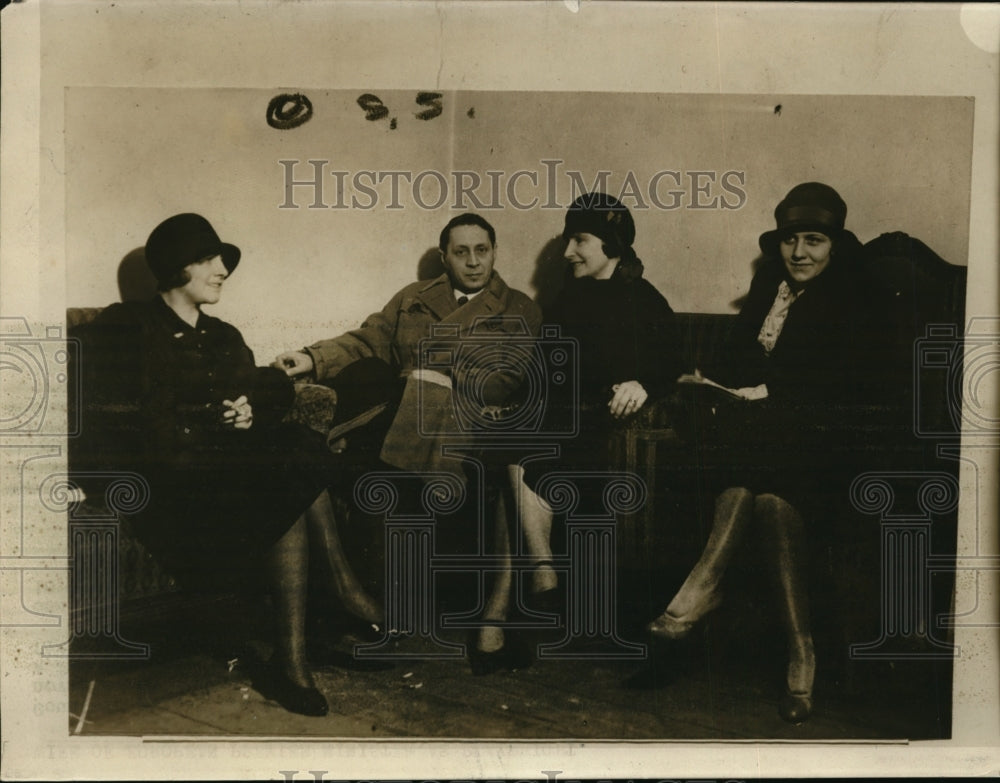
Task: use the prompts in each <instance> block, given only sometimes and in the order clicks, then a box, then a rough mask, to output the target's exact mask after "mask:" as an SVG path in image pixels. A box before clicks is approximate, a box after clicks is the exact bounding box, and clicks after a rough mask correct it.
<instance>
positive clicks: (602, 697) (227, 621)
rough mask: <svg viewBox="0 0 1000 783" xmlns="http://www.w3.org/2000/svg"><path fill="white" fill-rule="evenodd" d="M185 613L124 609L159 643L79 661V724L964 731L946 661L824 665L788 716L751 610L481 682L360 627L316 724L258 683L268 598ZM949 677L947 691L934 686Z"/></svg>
mask: <svg viewBox="0 0 1000 783" xmlns="http://www.w3.org/2000/svg"><path fill="white" fill-rule="evenodd" d="M168 603H169V602H168ZM175 611H176V607H174V608H170V607H169V606H168V607H167V608H163V607H162V606H159V607H155V606H154V607H153V608H150V607H146V608H143V609H142V610H141V611H137V612H133V613H131V614H129V613H126V614H125V615H124V617H123V621H122V627H121V631H122V636H123V637H124V638H126V639H129V640H131V641H143V642H146V643H149V644H150V646H151V655H150V657H149V658H148V659H145V660H131V661H130V660H88V659H81V660H75V659H74V660H73V661H72V663H71V673H70V674H71V676H70V711H71V715H70V720H69V730H70V731H71V732H74V731H76V732H78V733H80V734H83V735H133V736H135V735H185V736H220V735H241V736H313V737H330V738H335V737H344V738H360V739H365V738H387V737H414V738H416V737H434V738H484V739H489V738H508V739H567V738H574V739H636V740H638V739H650V740H651V739H702V740H741V739H761V738H767V739H777V740H815V739H833V740H837V739H852V740H865V739H882V740H885V739H903V738H908V739H922V738H934V737H941V736H947V732H948V730H949V729H948V725H949V722H948V719H947V715H948V707H947V704H948V697H947V692H948V690H949V688H950V686H949V684H948V680H947V669H946V667H943V666H941V665H940V664H934V665H931V664H927V663H919V662H905V661H904V662H899V663H896V664H886V663H881V662H879V663H866V664H863V665H862V664H855V668H854V669H853V670H851V671H849V672H846V673H845V672H844V671H839V672H837V671H832V670H831V669H836V668H837V667H830V666H827V667H824V666H823V665H822V663H821V666H820V670H819V674H818V675H817V683H816V689H815V712H814V714H813V716H812V718H811V719H810V720H809V721H808V722H806V723H805V724H804V725H801V726H791V725H788V724H786V723H784V722H783V721H782V720H781V719H780V718H779V716H778V714H777V701H778V697H779V695H780V687H781V683H782V679H783V678H782V666H783V661H782V657H783V656H782V651H781V650H780V649H776V645H775V643H774V642H773V640H772V639H773V637H774V635H772V634H769V633H768V631H767V629H766V628H765V629H764V630H763V631H759V629H756V628H754V627H750V628H749V629H748V628H747V625H750V626H754V625H755V621H753V620H752V619H751V620H745V621H744V624H743V626H742V627H741V625H740V623H739V622H736V623H735V624H734V623H733V622H732V617H731V616H727V614H726V613H725V612H724V611H721V610H720V612H719V613H717V614H718V617H716V616H714V615H713V619H712V620H711V621H710V622H708V623H706V625H705V628H704V629H703V630H702V631H700V632H698V633H696V634H695V635H694V637H693V638H692V639H691V640H688V641H685V642H682V643H678V644H676V645H671V646H670V647H668V648H666V649H664V648H659V647H658V648H652V649H649V648H647V656H646V658H645V659H639V660H613V659H609V658H607V657H603V658H602V657H598V658H587V657H586V656H587V655H588V654H589V653H593V652H594V650H593V649H592V645H588V644H580V643H578V644H577V645H576V646H574V647H572V648H571V650H572V651H573V652H574V653H577V654H578V655H579V656H580V657H577V658H575V659H559V660H536V661H535V662H534V663H533V664H532V665H530V666H529V667H528V668H524V669H520V670H517V671H502V672H497V673H494V674H491V675H487V676H473V675H472V673H471V670H470V667H469V663H468V661H467V660H465V659H464V658H463V657H460V656H459V657H453V658H448V659H442V658H435V657H433V655H434V653H435V650H437V649H438V648H437V647H436V645H435V643H434V642H433V641H431V640H429V639H428V638H426V637H421V636H419V635H414V636H408V637H401V638H398V639H395V640H393V641H392V644H391V646H390V647H389V648H388V651H389V652H390V653H391V654H392V659H391V660H381V659H380V660H377V661H375V662H372V660H371V659H366V660H365V661H364V662H362V663H359V662H358V660H357V659H356V658H354V657H353V656H352V655H351V652H352V650H353V649H354V646H353V644H354V641H356V640H357V637H356V636H352V635H350V634H348V635H347V636H346V637H343V638H340V641H338V642H336V643H334V642H331V643H330V645H328V647H327V649H326V651H325V653H324V655H325V656H326V657H327V658H328V659H332V663H331V662H329V660H328V662H327V664H326V665H321V666H317V667H316V670H315V677H316V681H317V685H318V687H319V688H320V690H321V691H322V692H323V693H324V694H325V695H326V697H327V700H328V701H329V703H330V713H329V715H327V716H325V717H323V718H310V717H304V716H300V715H295V714H292V713H289V712H287V711H285V710H284V709H283V708H282V707H280V706H279V705H278V704H277V703H275V702H272V701H268V700H267V699H265V698H264V697H263V696H262V695H261V694H260V693H258V692H257V691H256V690H255V689H254V687H253V673H254V671H255V669H256V668H257V667H259V665H260V661H262V660H265V659H266V658H267V656H268V655H269V654H270V649H269V646H268V642H267V638H268V633H267V628H266V627H265V625H266V623H264V622H262V620H261V618H262V616H264V614H265V613H264V612H262V611H261V605H260V599H252V600H249V601H248V600H247V599H237V598H234V597H220V598H216V599H212V600H206V601H204V602H201V603H199V604H197V605H196V606H194V608H193V609H192V606H191V605H190V604H189V605H187V606H186V607H185V610H184V611H185V614H184V620H183V622H181V621H179V620H178V618H177V617H176V614H175ZM172 612H173V613H174V614H172ZM626 614H627V613H626ZM742 616H744V617H745V616H746V613H744V614H743V615H742ZM751 617H752V613H751ZM620 630H621V635H622V636H623V637H624V638H626V639H635V640H638V641H641V640H642V635H641V625H637V624H636V623H635V622H633V621H631V620H629V619H628V617H627V616H624V615H623V619H622V623H621V627H620ZM329 636H330V639H333V638H334V637H335V636H336V634H330V635H329ZM437 638H438V639H440V640H441V641H444V642H450V643H453V644H455V645H459V646H460V645H461V644H462V642H463V641H464V639H465V638H466V632H465V631H462V630H459V629H443V630H439V631H438V632H437ZM551 638H552V637H551V636H550V639H551ZM541 641H544V639H541ZM76 649H77V650H78V651H81V652H87V651H89V652H91V653H94V652H101V651H102V650H103V651H104V652H108V651H110V647H109V645H108V644H107V643H106V640H94V639H81V640H79V644H78V645H77V646H76ZM458 653H459V654H460V653H461V649H460V648H459V650H458ZM422 656H432V657H422ZM359 667H360V669H359ZM935 682H939V683H940V687H938V688H936V689H935V688H933V687H929V686H932V685H933V684H934V683H935ZM935 690H936V691H937V692H938V693H937V695H935V693H934V691H935ZM81 718H82V723H81Z"/></svg>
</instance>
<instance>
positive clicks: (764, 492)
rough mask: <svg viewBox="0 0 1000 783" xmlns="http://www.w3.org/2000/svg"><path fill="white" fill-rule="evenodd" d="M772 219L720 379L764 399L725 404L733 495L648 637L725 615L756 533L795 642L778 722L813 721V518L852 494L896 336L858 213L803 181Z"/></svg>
mask: <svg viewBox="0 0 1000 783" xmlns="http://www.w3.org/2000/svg"><path fill="white" fill-rule="evenodd" d="M774 215H775V220H776V222H777V227H776V228H775V229H774V230H772V231H768V232H765V233H764V234H762V235H761V237H760V240H759V245H760V249H761V251H762V252H763V259H762V261H761V264H760V266H759V268H758V271H757V272H756V274H755V275H754V278H753V281H752V282H751V284H750V292H749V293H748V295H747V297H746V300H745V302H744V304H743V307H742V309H741V311H740V314H739V316H738V318H737V321H736V325H735V327H734V329H733V332H732V334H731V335H730V339H729V341H728V346H727V350H726V351H724V353H723V355H722V356H721V357H720V359H719V361H718V362H717V367H716V368H714V369H713V370H712V373H711V377H712V380H714V381H716V382H718V383H721V384H722V385H724V386H726V387H729V388H731V389H741V390H742V389H756V390H757V391H758V392H759V393H758V394H755V395H753V397H754V401H749V402H743V401H738V402H733V403H730V404H726V403H725V401H724V400H723V399H721V398H720V399H718V400H717V402H718V404H717V405H715V404H713V407H712V411H713V416H712V420H711V423H710V428H711V431H712V432H714V433H715V435H714V437H713V438H712V439H711V442H709V443H703V444H701V445H702V446H705V447H707V448H706V449H703V450H702V453H703V454H704V453H709V451H710V450H711V449H713V448H714V449H716V453H715V454H710V456H709V457H708V458H707V460H706V462H712V463H715V464H712V465H711V466H710V469H711V470H712V471H713V472H714V474H715V475H716V477H717V481H718V486H719V487H720V488H724V489H722V491H721V492H720V493H719V494H718V496H717V497H716V502H715V515H714V520H713V524H712V529H711V532H710V535H709V538H708V542H707V544H706V546H705V549H704V551H703V552H702V554H701V557H700V559H699V560H698V562H697V564H696V565H695V566H694V568H693V569H692V571H691V572H690V573H689V574H688V576H687V578H686V580H685V581H684V583H683V585H682V586H681V588H680V590H679V591H678V592H677V593H676V595H674V597H673V599H672V600H671V601H670V603H669V605H668V606H667V608H666V610H664V612H663V613H662V614H661V615H660V616H659V617H657V618H656V619H655V620H653V621H652V622H651V623H650V624H649V626H648V630H649V632H650V634H651V636H652V637H653V638H654V640H655V639H667V640H676V639H681V638H684V637H686V636H687V635H689V634H690V632H691V631H692V630H693V628H694V627H695V625H696V624H697V623H698V622H699V621H700V620H701V619H702V618H703V617H704V616H705V615H706V614H708V613H709V612H711V611H712V610H714V609H715V608H717V607H718V606H719V604H720V603H721V600H722V593H721V584H722V578H723V575H724V573H725V570H726V567H727V565H728V564H729V562H730V560H731V558H732V556H733V553H734V552H735V551H736V550H737V549H738V548H739V546H740V544H741V542H742V540H743V538H744V534H745V533H746V531H747V530H748V528H751V526H752V529H753V530H754V531H755V532H754V534H753V535H754V536H755V537H757V538H759V540H760V541H761V544H762V548H763V551H764V552H765V553H766V555H767V556H768V558H769V560H770V566H769V567H770V568H771V569H772V570H773V574H774V576H775V581H776V583H777V587H778V606H779V610H780V614H781V618H782V621H783V625H784V628H785V630H786V634H787V645H788V656H789V657H788V668H787V672H786V685H787V689H786V692H785V695H784V697H783V698H782V700H781V702H780V706H779V712H780V714H781V717H782V718H784V719H785V720H786V721H789V722H792V723H801V722H802V721H804V720H806V719H807V718H808V717H809V715H810V714H811V712H812V690H813V681H814V676H815V671H816V658H815V650H814V644H813V637H812V632H811V625H810V618H809V600H808V594H807V589H806V571H807V570H808V568H809V566H808V552H809V545H810V544H811V543H813V542H814V540H815V539H818V538H821V537H822V536H823V535H824V532H823V531H821V530H818V529H817V528H816V527H812V528H810V529H809V531H808V534H807V527H806V520H807V519H808V520H810V521H812V520H813V519H814V518H816V517H820V516H821V515H822V513H823V511H824V510H825V509H826V508H829V506H830V504H831V503H833V502H835V501H836V499H837V498H839V497H846V493H847V488H848V485H849V481H850V479H851V478H852V477H853V476H854V475H855V474H856V472H857V456H858V455H857V453H855V454H851V449H850V445H851V444H850V443H849V442H848V441H849V440H850V439H851V438H853V437H854V435H855V434H856V432H858V431H860V430H858V429H855V430H854V431H853V432H852V427H854V426H855V425H856V424H857V423H858V422H857V421H856V420H852V418H851V417H852V416H853V415H855V414H856V413H857V412H859V411H861V410H863V405H864V404H865V403H866V402H870V401H873V400H876V399H877V398H878V395H879V391H880V390H879V380H878V379H879V378H880V377H881V376H880V373H879V370H880V367H881V366H882V357H883V356H884V350H883V345H884V343H883V339H884V335H885V334H886V330H884V329H882V328H881V327H880V325H879V322H880V317H881V316H883V315H885V314H886V313H887V312H888V307H887V306H886V303H885V301H884V300H882V299H881V296H882V294H881V292H880V290H879V289H878V288H877V287H876V286H875V285H874V284H873V283H872V282H870V281H869V280H868V277H867V275H866V273H865V270H864V268H863V265H862V263H861V261H862V258H861V256H862V247H861V244H860V242H859V241H858V239H857V238H856V237H855V236H854V234H852V233H851V232H850V231H847V230H846V229H845V228H844V223H845V219H846V215H847V206H846V205H845V203H844V201H843V200H842V199H841V198H840V196H839V195H838V194H837V192H836V191H835V190H834V189H833V188H831V187H829V186H828V185H824V184H822V183H818V182H807V183H803V184H801V185H797V186H796V187H794V188H792V190H791V191H790V192H789V193H788V195H786V196H785V198H784V199H783V200H782V201H781V203H779V204H778V206H777V208H776V209H775V212H774ZM698 377H699V378H700V376H698ZM682 380H684V379H682ZM681 387H682V388H683V387H684V384H681ZM690 388H697V387H696V386H692V387H690ZM759 397H763V399H757V398H759ZM699 429H700V432H702V433H705V432H706V431H708V429H709V427H707V426H701V427H700V428H699ZM845 438H846V440H845ZM855 445H857V444H855ZM860 445H861V446H862V448H863V446H864V444H860ZM719 452H721V455H722V456H721V457H720V455H719Z"/></svg>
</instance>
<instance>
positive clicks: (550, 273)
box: [531, 236, 567, 313]
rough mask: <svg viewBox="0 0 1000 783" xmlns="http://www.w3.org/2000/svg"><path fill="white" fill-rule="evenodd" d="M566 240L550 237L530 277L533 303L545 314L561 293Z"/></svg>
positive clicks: (536, 259)
mask: <svg viewBox="0 0 1000 783" xmlns="http://www.w3.org/2000/svg"><path fill="white" fill-rule="evenodd" d="M565 252H566V240H564V239H563V238H562V237H561V236H556V237H552V239H550V240H549V241H548V242H546V243H545V245H543V247H542V249H541V251H540V252H539V253H538V256H537V257H536V258H535V272H534V274H533V275H532V276H531V285H532V286H533V287H534V289H535V291H536V292H537V293H536V294H535V301H536V302H538V306H539V307H541V308H542V312H543V313H544V312H547V311H548V309H549V308H550V307H551V306H552V303H553V302H554V301H555V299H556V297H557V296H558V295H559V292H560V291H562V289H563V285H564V282H565V280H566V273H567V270H566V260H565V259H564V258H563V253H565Z"/></svg>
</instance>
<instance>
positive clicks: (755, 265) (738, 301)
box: [729, 255, 764, 311]
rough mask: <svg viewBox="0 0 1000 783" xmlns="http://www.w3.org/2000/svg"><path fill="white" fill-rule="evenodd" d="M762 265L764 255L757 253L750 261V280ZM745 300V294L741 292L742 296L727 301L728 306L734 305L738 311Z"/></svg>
mask: <svg viewBox="0 0 1000 783" xmlns="http://www.w3.org/2000/svg"><path fill="white" fill-rule="evenodd" d="M763 265H764V256H763V255H759V256H757V257H756V258H755V259H754V260H753V261H752V262H751V263H750V279H751V280H752V279H753V278H754V277H756V276H757V273H758V272H759V271H760V268H761V267H762V266H763ZM747 293H749V291H748V292H747ZM746 300H747V294H743V295H742V296H738V297H736V298H735V299H734V300H733V301H731V302H730V303H729V306H730V307H735V308H736V309H737V310H738V311H739V310H742V309H743V305H744V303H745V302H746Z"/></svg>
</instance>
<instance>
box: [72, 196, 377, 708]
mask: <svg viewBox="0 0 1000 783" xmlns="http://www.w3.org/2000/svg"><path fill="white" fill-rule="evenodd" d="M145 255H146V260H147V263H148V264H149V267H150V269H151V270H152V272H153V275H154V276H155V277H156V280H157V283H158V288H159V293H158V294H157V295H156V296H155V297H154V298H153V299H152V300H150V301H145V302H122V303H117V304H113V305H111V306H109V307H107V308H105V309H104V310H103V311H102V312H101V314H100V315H99V316H98V318H97V319H96V321H94V322H93V323H92V324H91V325H90V326H89V327H88V328H87V330H86V331H85V333H84V334H83V335H82V337H83V355H84V357H85V358H84V360H83V362H82V373H81V374H82V380H83V401H84V410H83V413H84V417H85V418H84V421H85V423H86V440H87V442H88V448H86V449H85V453H86V454H87V455H88V456H87V457H86V460H87V461H88V462H89V465H87V467H91V468H100V469H101V470H103V471H105V472H109V471H116V470H117V471H122V470H128V471H131V472H135V473H139V474H140V475H142V476H143V477H144V479H145V480H146V481H147V482H148V484H149V487H150V491H151V499H150V502H149V504H148V506H147V508H145V509H143V510H142V511H141V512H139V513H138V514H137V515H136V517H135V519H134V520H133V527H134V528H135V530H136V534H137V535H138V537H139V538H140V539H141V540H142V541H143V542H144V543H145V544H146V545H147V547H148V548H149V549H150V550H151V551H152V552H153V553H154V554H155V555H156V556H157V558H158V559H159V560H160V561H161V562H162V563H163V564H164V565H165V566H166V567H167V569H168V570H169V571H170V572H171V573H172V574H174V575H175V576H177V577H178V579H179V580H180V581H181V582H182V584H185V585H186V586H187V587H189V588H191V589H194V590H199V589H206V588H210V589H218V588H220V587H228V586H233V585H239V586H241V587H253V586H260V585H266V586H267V587H268V588H269V589H270V591H271V594H272V598H273V602H274V610H275V611H274V615H275V620H276V622H277V633H276V648H275V649H276V654H275V656H274V658H273V659H272V666H271V667H270V668H269V670H268V672H267V676H265V677H264V678H262V679H261V680H260V681H259V685H260V687H261V689H262V690H263V691H264V692H266V693H267V695H269V696H272V697H273V698H275V699H276V700H278V701H279V702H280V703H281V704H282V705H283V706H285V707H286V708H288V709H290V710H292V711H295V712H300V713H303V714H308V715H323V714H325V713H326V712H327V710H328V705H327V702H326V700H325V698H324V696H323V695H322V694H321V693H320V692H319V690H318V689H317V688H316V685H315V682H314V680H313V678H312V675H311V673H310V671H309V668H308V663H307V660H306V655H305V626H304V621H305V599H306V576H307V573H308V552H309V549H308V548H309V546H310V544H311V545H313V546H314V547H318V549H319V551H320V552H321V553H322V555H323V559H324V560H325V564H326V565H327V566H328V568H329V571H330V573H329V574H328V577H329V578H331V579H332V580H333V585H334V587H335V588H336V590H337V592H338V594H339V595H340V596H341V597H342V598H343V599H344V602H345V605H346V606H347V608H348V609H350V610H352V611H353V612H354V613H355V614H358V615H360V616H362V617H363V618H364V619H365V620H366V621H368V622H380V621H381V609H380V608H379V607H378V605H377V603H376V602H375V601H373V600H372V599H371V598H369V597H368V596H367V595H366V594H365V593H364V591H363V589H362V588H361V587H360V585H359V584H358V582H357V580H356V578H355V577H354V575H353V573H352V572H351V569H350V567H349V566H348V564H347V561H346V558H345V557H344V555H343V552H342V550H341V546H340V541H339V539H338V537H337V531H336V527H335V526H334V517H333V509H332V505H331V502H330V498H329V496H328V494H327V492H326V487H327V485H328V483H329V481H330V470H331V462H330V453H329V451H328V449H326V447H325V444H324V442H323V441H322V439H321V438H319V436H318V435H316V434H315V433H312V431H310V430H308V429H307V428H305V427H301V426H299V425H290V424H286V423H283V417H284V416H285V414H286V412H287V411H288V410H289V408H290V406H291V404H292V402H293V400H294V389H293V387H292V384H291V382H290V381H289V380H288V379H287V378H286V376H285V375H284V373H282V372H281V371H280V370H276V369H273V368H267V367H257V366H256V365H255V362H254V357H253V354H252V352H251V351H250V349H249V348H248V347H247V345H246V343H245V342H244V340H243V337H242V336H241V335H240V333H239V331H238V330H237V329H236V328H235V327H233V326H231V325H230V324H228V323H225V322H224V321H221V320H219V319H218V318H214V317H212V316H210V315H208V314H206V313H205V312H203V310H202V308H203V306H204V305H210V304H214V303H216V302H218V301H219V298H220V296H221V293H222V287H223V284H224V283H225V281H226V279H227V278H228V277H229V275H230V274H231V273H232V272H233V270H235V269H236V267H237V264H238V263H239V261H240V250H239V248H237V247H236V246H234V245H232V244H229V243H226V242H222V241H221V240H220V239H219V236H218V235H217V234H216V232H215V230H214V229H213V228H212V226H211V224H210V223H209V222H208V220H206V219H205V218H204V217H202V216H200V215H196V214H192V213H185V214H180V215H175V216H173V217H171V218H168V219H167V220H165V221H163V222H162V223H161V224H160V225H158V226H157V227H156V228H155V229H154V230H153V232H152V233H151V234H150V236H149V240H148V241H147V243H146V247H145Z"/></svg>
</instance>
